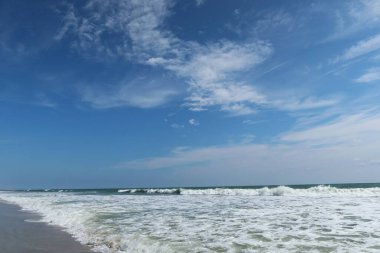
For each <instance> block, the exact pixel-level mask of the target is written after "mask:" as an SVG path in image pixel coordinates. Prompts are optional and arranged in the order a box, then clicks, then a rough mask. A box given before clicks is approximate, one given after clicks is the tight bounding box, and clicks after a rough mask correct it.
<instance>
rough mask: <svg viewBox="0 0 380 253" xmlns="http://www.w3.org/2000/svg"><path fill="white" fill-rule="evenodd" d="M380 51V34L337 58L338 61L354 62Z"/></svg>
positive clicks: (361, 42)
mask: <svg viewBox="0 0 380 253" xmlns="http://www.w3.org/2000/svg"><path fill="white" fill-rule="evenodd" d="M379 49H380V34H377V35H375V36H372V37H370V38H367V39H365V40H362V41H359V42H358V43H356V45H354V46H352V47H350V48H349V49H347V50H346V51H345V52H344V53H343V54H342V55H341V56H339V57H337V58H336V60H335V61H336V62H337V61H346V60H352V59H354V58H357V57H360V56H363V55H366V54H368V53H372V52H375V51H377V50H379Z"/></svg>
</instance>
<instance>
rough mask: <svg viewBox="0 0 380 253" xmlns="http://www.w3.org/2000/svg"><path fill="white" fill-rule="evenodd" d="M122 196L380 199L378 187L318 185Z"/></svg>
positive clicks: (133, 191)
mask: <svg viewBox="0 0 380 253" xmlns="http://www.w3.org/2000/svg"><path fill="white" fill-rule="evenodd" d="M117 192H118V193H122V194H141V195H144V194H150V195H154V194H169V195H170V194H171V195H227V196H358V197H366V196H369V197H377V196H379V197H380V187H372V188H338V187H333V186H329V185H318V186H314V187H310V188H306V189H295V188H291V187H288V186H277V187H272V188H271V187H262V188H256V189H253V188H218V187H217V188H202V189H197V188H193V189H192V188H169V189H165V188H162V189H161V188H150V189H149V188H147V189H120V190H118V191H117Z"/></svg>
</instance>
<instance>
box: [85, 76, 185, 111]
mask: <svg viewBox="0 0 380 253" xmlns="http://www.w3.org/2000/svg"><path fill="white" fill-rule="evenodd" d="M80 93H81V96H82V99H83V101H84V102H86V103H88V104H90V105H91V107H93V108H96V109H109V108H116V107H125V106H133V107H137V108H153V107H157V106H161V105H163V104H165V103H167V102H168V101H169V100H170V99H171V98H172V97H173V96H175V95H177V94H178V93H179V91H178V90H176V89H173V87H170V86H165V85H163V84H162V83H161V81H160V80H154V79H149V80H148V79H146V78H136V79H133V80H130V81H125V82H123V83H121V84H119V85H117V86H115V85H111V86H110V87H104V85H103V86H102V87H96V88H94V87H89V86H86V87H85V88H83V89H81V91H80Z"/></svg>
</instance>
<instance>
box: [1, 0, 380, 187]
mask: <svg viewBox="0 0 380 253" xmlns="http://www.w3.org/2000/svg"><path fill="white" fill-rule="evenodd" d="M379 101H380V1H377V0H355V1H352V0H351V1H350V0H348V1H340V0H330V1H324V0H321V1H318V0H315V1H312V0H308V1H304V0H294V1H276V0H267V1H256V0H234V1H229V0H189V1H184V0H182V1H180V0H109V1H103V0H88V1H74V0H71V1H70V0H64V1H49V0H37V1H28V0H20V1H10V0H0V174H1V176H0V188H3V189H14V188H101V187H175V186H220V185H266V184H305V183H317V184H319V183H347V182H380V153H379V152H380V102H379Z"/></svg>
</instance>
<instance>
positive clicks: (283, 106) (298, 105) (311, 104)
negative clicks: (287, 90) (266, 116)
mask: <svg viewBox="0 0 380 253" xmlns="http://www.w3.org/2000/svg"><path fill="white" fill-rule="evenodd" d="M339 101H340V99H339V98H330V99H321V98H315V97H305V98H287V100H274V101H273V102H272V104H273V105H274V106H276V107H277V108H278V109H280V110H286V111H297V110H309V109H317V108H323V107H328V106H332V105H335V104H337V103H339Z"/></svg>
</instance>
